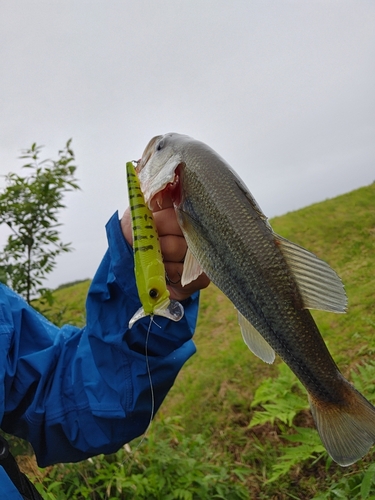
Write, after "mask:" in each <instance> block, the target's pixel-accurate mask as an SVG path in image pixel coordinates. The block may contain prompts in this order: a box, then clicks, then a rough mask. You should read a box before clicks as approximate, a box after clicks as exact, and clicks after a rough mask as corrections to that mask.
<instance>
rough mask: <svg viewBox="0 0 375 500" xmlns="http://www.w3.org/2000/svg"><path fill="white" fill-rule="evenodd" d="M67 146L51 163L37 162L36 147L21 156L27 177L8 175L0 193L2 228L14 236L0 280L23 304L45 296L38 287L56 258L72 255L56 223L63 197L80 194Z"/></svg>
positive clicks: (0, 260) (1, 261)
mask: <svg viewBox="0 0 375 500" xmlns="http://www.w3.org/2000/svg"><path fill="white" fill-rule="evenodd" d="M70 144H71V140H69V141H68V142H67V143H66V146H65V148H64V149H63V150H61V151H59V152H58V159H57V160H55V161H54V160H51V159H46V160H43V161H40V160H39V156H40V151H41V150H42V146H37V145H36V144H35V143H34V144H33V145H32V146H31V148H30V149H27V150H24V151H22V156H21V158H22V159H25V160H27V163H26V164H25V165H23V168H24V169H28V170H29V175H25V176H21V175H18V174H15V173H9V174H8V175H7V176H6V178H5V179H6V187H5V189H4V190H3V191H2V192H0V224H7V226H8V227H9V228H10V229H11V233H12V234H11V235H10V236H9V238H8V240H7V243H6V244H5V246H4V247H3V249H2V250H1V251H0V280H2V281H5V282H6V283H7V284H8V285H9V286H10V287H11V288H13V290H15V291H16V292H18V293H19V294H21V295H23V296H24V297H25V299H26V300H27V302H30V300H31V299H32V298H33V297H34V296H35V295H36V294H42V295H43V294H46V293H47V290H46V289H45V288H42V282H43V280H45V279H46V275H47V274H48V273H50V272H51V271H52V270H53V269H54V268H55V266H56V257H57V256H58V255H60V254H61V253H62V252H69V251H71V250H72V248H71V246H70V243H63V242H61V240H60V234H59V231H58V227H59V226H60V225H61V224H59V222H58V218H57V217H58V213H59V211H60V209H62V208H65V205H64V204H63V197H64V194H65V193H66V192H67V191H73V190H76V189H79V187H78V185H77V179H76V177H75V171H76V168H77V167H76V166H75V165H74V162H75V158H74V153H73V151H72V149H71V147H70ZM4 278H5V279H4Z"/></svg>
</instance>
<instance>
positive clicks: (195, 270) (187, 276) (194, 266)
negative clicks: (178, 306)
mask: <svg viewBox="0 0 375 500" xmlns="http://www.w3.org/2000/svg"><path fill="white" fill-rule="evenodd" d="M202 273H203V269H202V268H201V266H200V264H199V262H198V261H197V259H196V258H195V257H194V255H193V254H192V253H191V252H190V250H189V248H188V249H187V252H186V255H185V261H184V270H183V272H182V276H181V285H182V286H185V285H188V284H189V283H191V282H192V281H194V280H196V279H197V278H198V276H199V275H200V274H202Z"/></svg>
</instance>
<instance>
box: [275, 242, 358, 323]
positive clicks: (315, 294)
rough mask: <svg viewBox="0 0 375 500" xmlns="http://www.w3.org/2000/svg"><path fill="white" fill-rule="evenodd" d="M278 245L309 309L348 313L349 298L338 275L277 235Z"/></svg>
mask: <svg viewBox="0 0 375 500" xmlns="http://www.w3.org/2000/svg"><path fill="white" fill-rule="evenodd" d="M275 238H276V242H277V243H278V245H279V248H280V250H281V252H282V254H283V255H284V257H285V260H286V261H287V263H288V265H289V268H290V270H291V271H292V273H293V275H294V277H295V279H296V281H297V285H298V288H299V291H300V293H301V296H302V300H303V304H304V307H305V308H306V309H321V310H322V311H330V312H335V313H344V312H346V308H347V302H348V299H347V296H346V293H345V290H344V285H343V284H342V281H341V279H340V278H339V276H338V275H337V274H336V272H335V271H334V270H333V269H332V268H331V267H330V266H329V265H328V264H327V263H326V262H324V261H323V260H321V259H319V258H318V257H317V256H316V255H314V254H313V253H311V252H309V251H308V250H306V249H305V248H303V247H300V246H299V245H296V244H295V243H292V242H291V241H289V240H287V239H285V238H283V237H282V236H279V235H277V234H275Z"/></svg>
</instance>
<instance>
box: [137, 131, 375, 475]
mask: <svg viewBox="0 0 375 500" xmlns="http://www.w3.org/2000/svg"><path fill="white" fill-rule="evenodd" d="M137 172H138V175H139V180H140V184H141V189H142V192H143V194H144V197H145V201H146V203H147V204H148V206H149V207H152V206H153V205H155V204H157V205H158V206H159V207H160V206H162V204H163V197H164V196H165V195H166V194H168V196H169V197H170V198H172V201H173V205H174V208H175V211H176V214H177V219H178V223H179V225H180V227H181V230H182V232H183V234H184V237H185V239H186V242H187V246H188V250H187V254H186V257H185V263H184V269H183V274H182V278H181V283H182V285H185V284H186V283H188V282H190V281H191V280H193V279H195V278H196V277H197V276H199V274H200V273H201V272H204V273H206V275H207V276H208V277H209V278H210V280H211V281H212V282H213V283H214V284H215V285H216V286H217V287H218V288H219V289H220V290H221V291H222V292H223V293H224V294H225V295H226V296H227V297H228V298H229V299H230V300H231V302H232V303H233V305H234V307H235V308H236V309H237V311H238V322H239V326H240V330H241V333H242V336H243V339H244V341H245V343H246V345H247V346H248V347H249V349H250V350H251V351H252V352H253V353H254V354H256V355H257V356H258V357H259V358H261V359H262V360H263V361H265V362H267V363H272V362H273V361H274V359H275V355H276V354H278V355H279V356H280V357H281V359H282V360H283V361H284V362H285V363H286V364H287V365H288V366H289V368H290V369H291V370H292V371H293V372H294V373H295V375H296V376H297V377H298V379H299V380H300V381H301V382H302V384H303V385H304V387H305V389H306V391H307V395H308V399H309V403H310V408H311V413H312V416H313V419H314V421H315V425H316V428H317V430H318V433H319V435H320V438H321V440H322V442H323V444H324V446H325V448H326V449H327V451H328V453H329V455H330V456H331V457H332V458H333V460H334V461H336V462H337V463H338V464H340V465H341V466H348V465H351V464H353V463H354V462H356V461H357V460H359V459H360V458H362V457H363V456H364V455H365V454H366V453H367V452H368V450H369V449H370V447H371V446H372V445H373V444H374V442H375V408H374V407H373V406H372V404H371V403H370V402H369V401H367V399H366V398H365V397H364V396H363V395H362V394H360V393H359V392H358V391H357V390H356V389H355V388H354V387H353V386H352V385H351V384H350V383H349V382H348V381H347V380H346V379H345V378H344V376H343V375H342V374H341V372H340V371H339V368H338V367H337V365H336V363H335V361H334V360H333V358H332V356H331V354H330V352H329V350H328V349H327V347H326V344H325V342H324V340H323V338H322V336H321V334H320V332H319V329H318V327H317V325H316V323H315V321H314V319H313V317H312V315H311V313H310V311H309V309H321V310H325V311H330V312H335V313H344V312H346V310H347V297H346V293H345V289H344V286H343V283H342V281H341V279H340V278H339V276H338V275H337V274H336V272H335V271H334V270H333V269H332V268H331V267H330V266H329V265H328V264H327V263H326V262H324V261H323V260H321V259H319V258H318V257H317V256H316V255H315V254H313V253H311V252H309V251H308V250H306V249H304V248H303V247H301V246H299V245H297V244H295V243H293V242H291V241H289V240H287V239H285V238H283V237H282V236H280V235H278V234H276V233H275V232H274V231H273V229H272V227H271V225H270V223H269V221H268V220H267V217H266V216H265V215H264V214H263V212H262V210H261V209H260V207H259V205H258V203H257V202H256V200H255V199H254V197H253V196H252V194H251V193H250V191H249V189H248V188H247V186H246V185H245V183H244V182H243V181H242V180H241V178H240V177H239V176H238V174H237V173H236V172H235V171H234V170H233V169H232V167H231V166H230V165H229V164H228V163H227V162H226V161H225V160H224V159H223V158H222V157H221V156H220V155H219V154H218V153H216V151H214V150H213V149H212V148H210V147H209V146H208V145H206V144H204V143H203V142H200V141H198V140H195V139H193V138H191V137H189V136H187V135H182V134H177V133H168V134H164V135H159V136H156V137H154V138H153V139H151V141H150V142H149V143H148V145H147V147H146V149H145V151H144V153H143V155H142V158H141V160H140V162H139V164H138V166H137Z"/></svg>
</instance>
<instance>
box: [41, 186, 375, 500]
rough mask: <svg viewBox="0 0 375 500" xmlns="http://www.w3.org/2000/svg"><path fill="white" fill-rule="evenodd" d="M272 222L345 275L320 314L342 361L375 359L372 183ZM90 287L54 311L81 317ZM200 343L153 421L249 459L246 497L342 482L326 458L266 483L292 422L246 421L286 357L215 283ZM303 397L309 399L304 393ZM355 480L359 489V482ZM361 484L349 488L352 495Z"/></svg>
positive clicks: (301, 419)
mask: <svg viewBox="0 0 375 500" xmlns="http://www.w3.org/2000/svg"><path fill="white" fill-rule="evenodd" d="M270 222H271V224H272V227H273V228H274V230H275V231H276V232H277V233H279V234H280V235H282V236H284V237H285V238H288V239H290V240H291V241H294V242H296V243H298V244H300V245H302V246H304V247H305V248H307V249H309V250H310V251H312V252H314V253H315V254H316V255H318V256H319V257H320V258H322V259H324V260H326V261H327V262H328V263H329V264H330V265H331V266H332V267H333V268H334V269H335V270H336V271H337V273H338V274H339V275H340V277H341V278H342V280H343V282H344V284H345V287H346V291H347V294H348V298H349V309H348V312H347V314H345V315H335V314H331V313H324V312H313V315H314V317H315V319H316V321H317V324H318V326H319V328H320V331H321V333H322V336H323V338H324V339H325V341H326V342H327V344H328V347H329V349H330V351H331V353H332V355H333V357H334V359H335V360H336V362H337V363H338V365H339V367H340V369H341V370H342V372H343V373H344V374H345V375H346V376H350V373H351V370H352V369H353V368H355V367H357V366H358V365H364V364H365V363H367V362H369V361H371V359H372V358H373V355H374V352H375V335H374V333H375V305H374V302H375V301H374V291H375V184H372V185H370V186H367V187H363V188H361V189H358V190H356V191H353V192H351V193H348V194H345V195H342V196H339V197H337V198H334V199H331V200H327V201H324V202H322V203H317V204H314V205H312V206H309V207H306V208H304V209H301V210H298V211H296V212H293V213H288V214H286V215H284V216H282V217H277V218H275V219H273V220H271V221H270ZM88 286H89V282H85V283H79V284H76V285H74V286H72V287H69V288H65V289H61V290H58V291H57V292H56V299H57V300H56V302H55V306H54V308H53V309H52V310H50V311H49V312H48V314H49V315H50V316H51V317H52V318H53V319H54V320H55V321H57V322H58V323H63V322H64V321H70V322H74V323H76V324H83V323H84V313H83V311H84V296H85V295H86V292H87V289H88ZM195 342H196V345H197V350H198V351H197V354H196V355H195V356H193V358H192V359H191V360H189V362H188V363H187V364H186V365H185V367H184V369H183V370H182V372H181V373H180V375H179V377H178V379H177V381H176V383H175V385H174V387H173V388H172V390H171V391H170V394H169V395H168V397H167V399H166V401H165V404H164V405H163V407H162V409H161V411H160V412H159V415H158V416H157V418H156V421H155V422H154V424H153V425H154V427H157V425H158V423H157V422H158V421H160V422H163V421H165V420H166V419H168V418H170V417H171V416H176V415H178V416H180V419H179V425H180V427H181V429H183V433H184V435H186V436H192V437H194V436H196V435H201V436H203V438H204V439H205V443H208V445H207V446H209V447H210V449H211V450H212V453H213V455H215V454H216V456H217V457H220V456H224V455H225V457H230V460H231V461H232V464H236V466H237V465H239V464H240V465H241V466H243V467H245V470H247V476H246V477H242V476H241V479H237V480H238V481H240V482H242V483H243V484H244V485H245V486H246V489H247V491H248V492H249V495H250V496H249V498H313V496H314V495H315V494H318V492H319V491H326V490H327V488H328V486H327V484H336V483H337V482H338V483H340V481H342V478H343V477H344V476H345V470H344V472H343V470H342V469H341V468H340V467H338V466H336V465H335V464H332V463H331V462H330V461H328V462H327V459H324V460H325V461H322V460H320V462H319V461H318V462H317V463H316V464H314V463H313V461H312V460H311V461H310V462H308V464H307V465H305V464H301V466H300V467H296V466H293V468H291V471H290V474H289V475H287V476H283V477H281V478H280V479H279V480H278V481H277V484H275V483H269V484H268V483H267V485H266V484H265V481H266V480H267V478H268V479H269V478H270V474H271V471H272V467H274V465H275V463H277V460H278V457H279V456H280V455H281V454H282V452H281V451H280V450H281V448H282V447H283V446H285V443H286V441H285V440H284V439H283V437H282V435H283V432H284V433H285V431H286V432H291V433H292V432H294V431H289V430H288V429H285V426H284V427H283V425H281V424H280V423H277V422H276V423H275V422H274V423H268V424H265V425H262V426H258V427H255V428H253V429H249V423H250V421H251V419H252V417H253V415H254V412H255V411H256V410H257V408H253V407H252V406H251V403H252V401H253V399H254V394H255V392H256V390H257V388H258V387H259V386H260V385H261V384H262V383H263V382H264V381H265V380H267V378H271V380H274V381H276V380H277V379H278V377H279V369H278V364H279V363H280V361H279V360H278V359H277V361H276V363H275V364H274V365H272V366H268V365H266V364H264V363H262V362H261V361H260V360H259V359H258V358H256V357H255V356H254V355H253V354H252V353H251V352H250V351H249V350H248V349H247V347H246V346H245V344H244V343H243V340H242V338H241V334H240V331H239V327H238V325H237V319H236V314H235V311H234V308H233V306H232V304H231V303H230V302H229V301H228V300H227V299H226V297H225V296H224V295H223V294H222V293H221V292H220V291H218V290H217V289H216V288H215V287H214V286H213V285H211V286H210V287H209V288H208V289H207V290H204V291H203V292H202V294H201V307H200V313H199V320H198V326H197V330H196V335H195ZM275 383H276V382H275ZM292 383H294V382H291V384H292ZM287 390H289V388H287ZM290 392H292V388H290ZM365 395H366V394H365ZM301 397H302V398H306V396H305V394H302V395H301ZM296 420H297V422H298V425H302V424H303V425H305V426H306V427H307V428H309V427H311V426H312V422H311V417H309V414H308V412H306V411H305V410H302V411H300V412H298V415H297V417H296ZM149 432H150V433H152V432H153V428H152V427H151V430H150V431H149ZM155 432H156V431H155ZM371 456H372V457H375V454H373V455H371V454H370V456H369V457H368V458H367V459H366V460H367V462H366V460H365V461H363V462H361V463H360V464H359V465H356V466H354V467H353V468H351V470H350V474H349V475H353V474H354V473H361V474H365V470H366V467H367V463H368V461H369V460H371ZM246 468H247V469H246ZM345 477H346V476H345ZM335 481H336V483H335ZM361 481H362V479H361ZM371 481H372V479H371ZM371 481H370V482H371ZM338 483H337V484H338ZM340 484H341V483H340ZM358 484H359V486H358V487H357V486H355V487H354V486H353V488H354V489H355V488H357V490H358V491H359V489H358V488H359V487H360V486H361V482H360V481H359V483H358ZM332 488H333V487H332ZM343 488H344V487H343ZM354 489H352V490H350V491H352V493H351V497H352V498H354V497H355V496H354V493H353V492H354ZM357 490H355V491H357ZM332 491H333V490H332ZM348 491H349V490H348ZM369 491H370V490H369ZM371 491H372V490H371ZM373 494H374V493H373ZM322 495H323V493H322ZM330 495H331V493H330ZM155 498H157V497H155ZM160 498H163V497H160ZM171 498H179V497H171ZM181 498H184V497H182V496H181ZM192 498H193V497H192ZM194 498H195V497H194ZM207 498H208V497H207ZM233 498H240V497H233ZM314 498H315V497H314ZM316 498H338V496H334V493H332V495H331V496H316ZM342 498H343V497H342ZM355 498H357V497H355ZM358 498H360V497H358ZM364 498H366V497H364ZM369 498H370V497H369ZM371 498H375V496H373V497H371Z"/></svg>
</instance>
